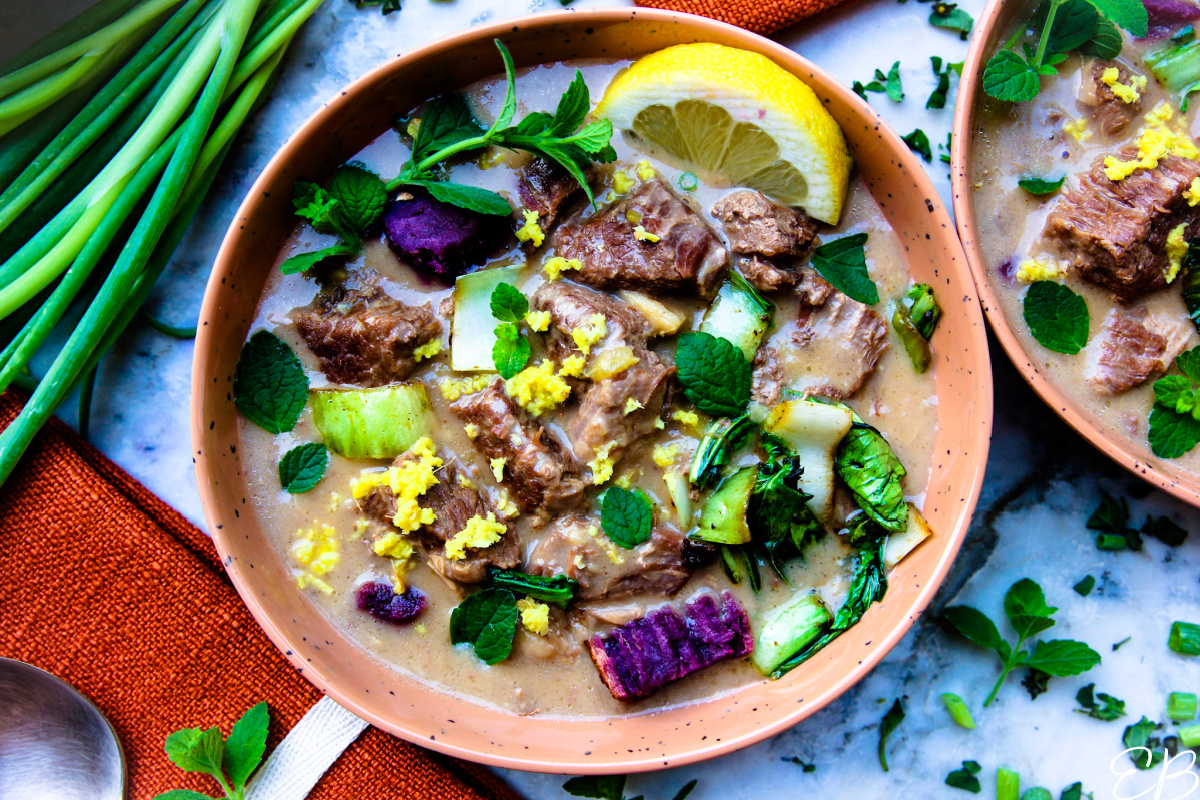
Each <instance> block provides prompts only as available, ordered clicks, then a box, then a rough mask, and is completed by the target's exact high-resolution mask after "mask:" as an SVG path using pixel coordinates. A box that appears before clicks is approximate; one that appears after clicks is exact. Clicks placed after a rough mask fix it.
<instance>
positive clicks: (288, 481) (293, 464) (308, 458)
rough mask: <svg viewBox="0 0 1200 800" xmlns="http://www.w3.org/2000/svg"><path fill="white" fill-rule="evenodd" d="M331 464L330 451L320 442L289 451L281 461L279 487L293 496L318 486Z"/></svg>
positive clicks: (309, 443)
mask: <svg viewBox="0 0 1200 800" xmlns="http://www.w3.org/2000/svg"><path fill="white" fill-rule="evenodd" d="M328 464H329V451H328V450H326V449H325V445H323V444H321V443H320V442H308V443H307V444H302V445H300V446H299V447H293V448H292V449H291V450H289V451H287V453H286V454H285V455H284V457H283V458H282V459H280V461H279V485H280V486H282V487H283V488H284V489H286V490H287V491H288V492H289V493H291V494H300V493H302V492H307V491H308V490H309V489H311V488H313V487H314V486H316V485H317V483H318V482H319V481H320V480H321V477H322V476H324V474H325V467H326V465H328Z"/></svg>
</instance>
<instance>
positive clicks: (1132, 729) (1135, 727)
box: [1121, 717, 1164, 769]
mask: <svg viewBox="0 0 1200 800" xmlns="http://www.w3.org/2000/svg"><path fill="white" fill-rule="evenodd" d="M1161 727H1162V725H1160V724H1158V723H1157V722H1154V721H1153V720H1150V719H1147V718H1146V717H1142V718H1141V719H1140V720H1138V721H1137V722H1135V723H1133V724H1132V725H1129V726H1127V727H1126V728H1125V733H1124V734H1122V736H1121V741H1122V743H1124V745H1125V748H1126V749H1127V750H1129V758H1130V760H1131V761H1133V765H1134V766H1135V767H1137V768H1138V769H1150V768H1151V767H1153V766H1154V765H1155V764H1160V763H1162V760H1163V757H1164V752H1163V747H1162V740H1161V739H1159V738H1158V737H1157V736H1155V735H1154V733H1155V731H1157V730H1158V729H1159V728H1161Z"/></svg>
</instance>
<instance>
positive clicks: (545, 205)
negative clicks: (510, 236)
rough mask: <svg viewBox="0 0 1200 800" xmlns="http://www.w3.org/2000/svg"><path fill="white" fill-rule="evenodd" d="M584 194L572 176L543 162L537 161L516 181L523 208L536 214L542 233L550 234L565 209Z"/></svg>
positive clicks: (556, 166) (543, 160) (531, 163)
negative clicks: (570, 202) (575, 197)
mask: <svg viewBox="0 0 1200 800" xmlns="http://www.w3.org/2000/svg"><path fill="white" fill-rule="evenodd" d="M582 191H583V187H581V186H580V185H579V182H578V181H576V180H575V179H574V178H573V177H571V173H569V172H567V171H566V170H565V169H563V168H562V167H560V166H559V165H558V164H555V163H554V162H553V161H549V160H547V159H544V158H534V159H533V160H532V161H530V162H529V163H528V164H526V165H525V166H524V167H522V168H521V172H520V174H519V175H518V177H517V196H518V197H520V198H521V206H522V207H523V208H527V209H529V210H530V211H534V212H536V213H537V215H538V224H539V225H541V227H542V230H543V231H548V230H550V228H551V226H553V225H554V222H555V220H557V219H558V214H559V212H560V211H561V210H562V207H563V205H564V204H565V203H566V202H567V201H568V200H570V199H571V198H572V197H574V196H575V195H576V194H580V193H582Z"/></svg>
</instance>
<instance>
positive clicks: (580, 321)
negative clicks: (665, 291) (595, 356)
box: [530, 281, 652, 364]
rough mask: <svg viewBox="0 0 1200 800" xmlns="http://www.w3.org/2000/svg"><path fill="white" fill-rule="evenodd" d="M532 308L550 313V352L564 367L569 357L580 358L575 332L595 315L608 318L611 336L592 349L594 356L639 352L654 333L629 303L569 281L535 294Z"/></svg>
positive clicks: (551, 283)
mask: <svg viewBox="0 0 1200 800" xmlns="http://www.w3.org/2000/svg"><path fill="white" fill-rule="evenodd" d="M530 307H531V308H533V309H534V310H535V311H549V312H550V321H551V323H552V327H551V329H550V330H549V331H548V333H547V338H546V350H547V352H548V353H549V354H550V357H551V358H552V359H554V360H555V361H557V362H558V363H560V364H561V363H562V361H563V359H565V358H567V357H568V356H571V355H579V348H578V347H577V346H576V344H575V340H574V339H572V338H571V331H573V330H575V329H576V328H578V327H579V326H581V325H584V324H585V323H587V322H588V321H589V320H590V318H591V317H592V316H593V315H595V314H600V315H601V316H603V317H604V320H605V324H606V325H607V327H608V332H607V333H606V334H605V336H604V338H603V339H601V340H600V341H599V342H597V343H596V344H594V345H592V352H593V353H598V352H600V351H602V350H605V349H607V348H609V347H620V346H623V345H626V346H629V347H632V348H634V349H635V350H636V349H639V348H643V347H645V346H646V340H647V339H649V338H650V335H651V333H652V330H651V328H650V323H649V322H648V321H647V320H646V318H645V317H643V316H642V315H641V314H640V313H638V312H637V311H635V310H634V309H633V308H632V307H631V306H630V305H629V304H628V303H626V302H625V301H623V300H620V299H618V298H616V297H614V296H612V295H611V294H606V293H604V292H597V291H596V290H595V289H589V288H587V287H586V286H580V285H579V284H577V283H570V282H568V281H551V282H549V283H543V284H542V285H541V286H540V287H539V288H538V290H537V291H536V292H534V293H533V298H532V300H531V301H530Z"/></svg>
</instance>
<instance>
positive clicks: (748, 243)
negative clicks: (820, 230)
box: [712, 189, 818, 258]
mask: <svg viewBox="0 0 1200 800" xmlns="http://www.w3.org/2000/svg"><path fill="white" fill-rule="evenodd" d="M712 215H713V216H714V217H716V218H717V219H719V220H721V222H722V223H723V224H724V226H725V238H726V239H728V240H729V249H730V250H732V251H733V252H735V253H737V254H739V255H756V256H764V257H766V258H776V257H777V256H784V257H787V258H800V257H802V256H804V255H806V254H807V253H808V251H809V250H811V249H812V248H813V247H815V246H816V245H817V243H818V240H817V225H816V223H815V222H813V221H812V220H811V219H809V218H808V217H807V216H805V214H804V213H803V212H801V211H796V210H795V209H792V208H788V207H787V206H781V205H779V204H778V203H776V202H774V201H773V200H769V199H768V198H767V196H766V195H764V194H763V193H762V192H756V191H754V190H752V189H742V190H740V191H736V192H731V193H730V194H727V195H725V196H724V197H722V198H721V199H720V200H718V201H717V202H716V203H714V204H713V207H712Z"/></svg>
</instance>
